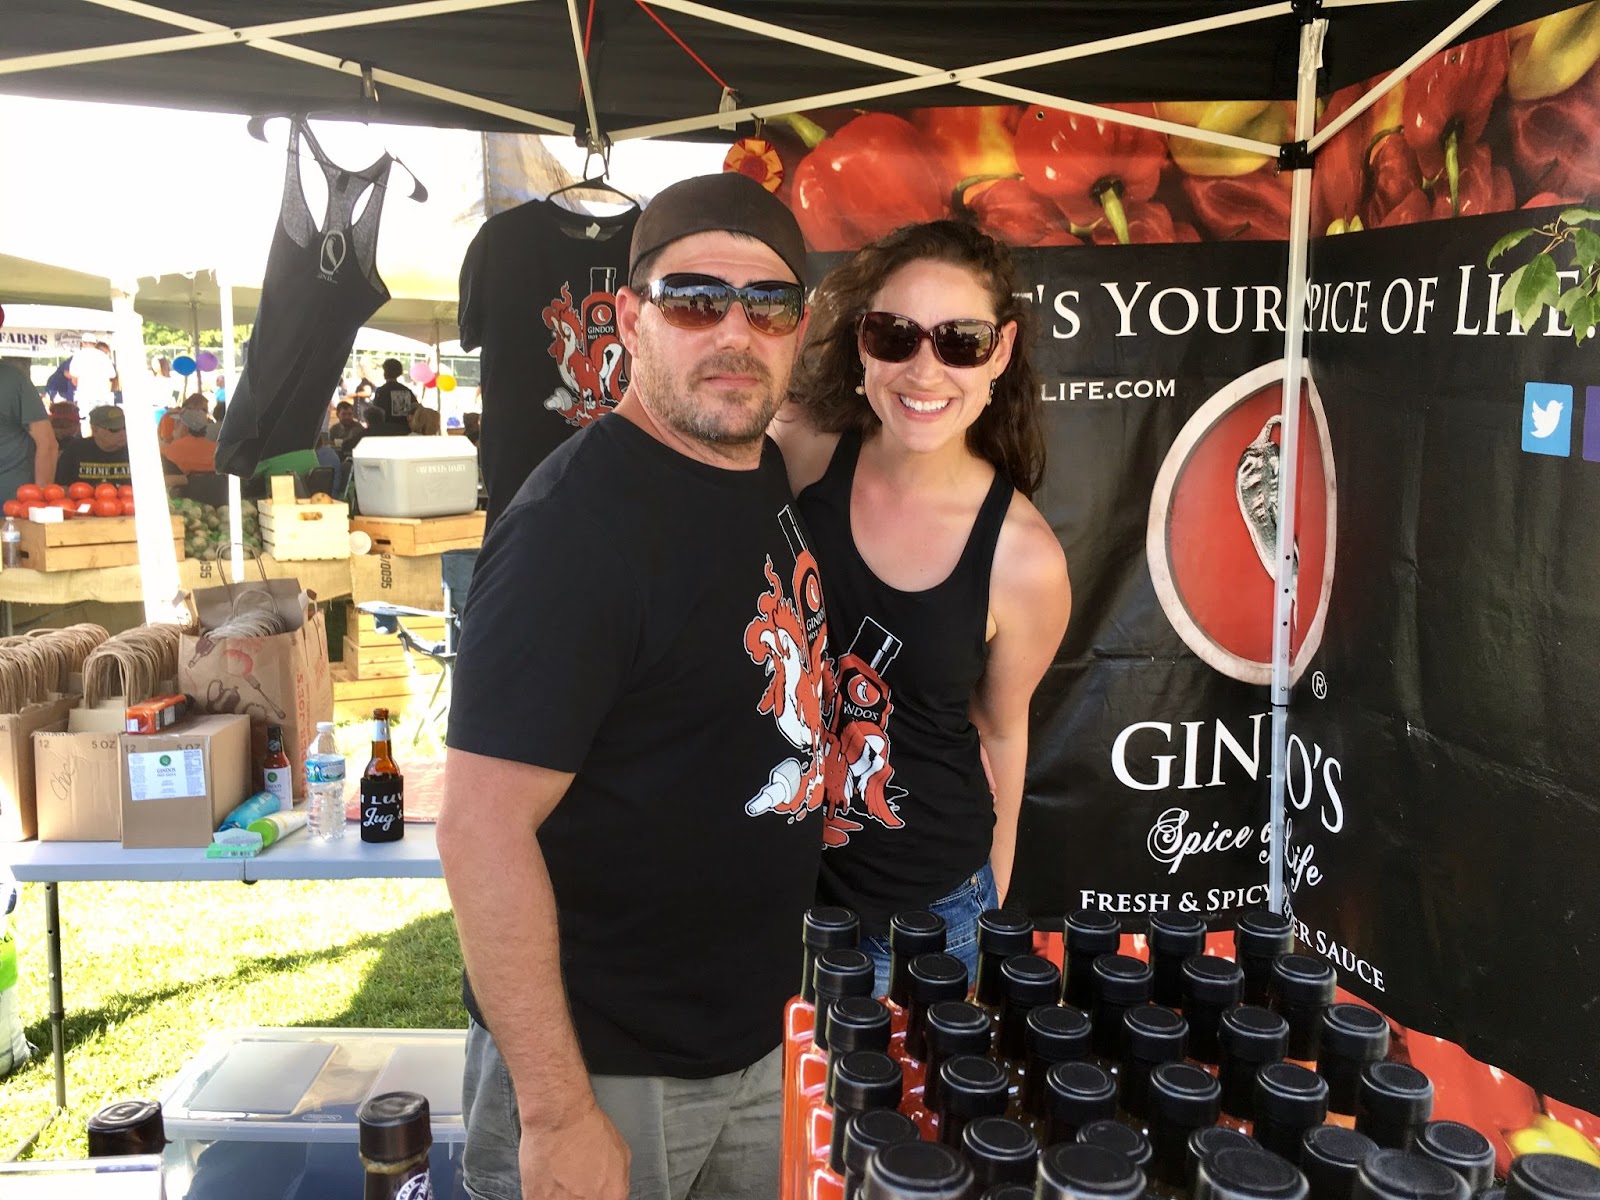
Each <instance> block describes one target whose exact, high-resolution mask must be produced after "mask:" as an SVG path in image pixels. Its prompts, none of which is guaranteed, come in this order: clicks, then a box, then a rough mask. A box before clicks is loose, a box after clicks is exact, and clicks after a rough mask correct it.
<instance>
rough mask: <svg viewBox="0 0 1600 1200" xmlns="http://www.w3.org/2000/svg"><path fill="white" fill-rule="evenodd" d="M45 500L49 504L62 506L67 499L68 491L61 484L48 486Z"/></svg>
mask: <svg viewBox="0 0 1600 1200" xmlns="http://www.w3.org/2000/svg"><path fill="white" fill-rule="evenodd" d="M44 498H45V500H46V502H47V503H50V504H60V503H61V502H62V501H63V500H65V499H66V498H67V489H66V488H64V487H62V486H61V485H60V484H59V483H52V484H47V485H46V486H45V489H44Z"/></svg>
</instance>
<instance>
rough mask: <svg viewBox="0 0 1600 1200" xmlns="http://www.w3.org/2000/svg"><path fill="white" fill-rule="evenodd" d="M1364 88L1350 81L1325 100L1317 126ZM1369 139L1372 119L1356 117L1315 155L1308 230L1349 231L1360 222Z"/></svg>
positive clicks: (1343, 110)
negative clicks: (1325, 103)
mask: <svg viewBox="0 0 1600 1200" xmlns="http://www.w3.org/2000/svg"><path fill="white" fill-rule="evenodd" d="M1365 91H1366V88H1365V86H1364V85H1362V84H1352V85H1351V86H1349V87H1347V88H1341V89H1340V90H1339V91H1337V92H1335V93H1334V94H1333V95H1332V96H1331V97H1329V99H1328V105H1327V107H1326V108H1325V109H1324V110H1323V112H1322V120H1321V121H1320V122H1319V127H1320V126H1326V125H1328V124H1330V123H1331V122H1332V121H1333V120H1334V119H1335V118H1336V117H1339V116H1342V115H1343V114H1344V112H1345V110H1346V109H1348V108H1349V107H1350V106H1351V105H1352V104H1354V103H1355V102H1356V101H1357V100H1359V99H1360V98H1361V96H1362V94H1363V93H1364V92H1365ZM1371 140H1372V119H1371V117H1370V116H1369V115H1365V114H1364V115H1362V116H1360V117H1357V118H1356V119H1355V120H1354V121H1352V122H1350V124H1348V125H1346V126H1345V127H1344V128H1343V129H1341V130H1340V131H1339V132H1338V133H1337V134H1336V135H1334V137H1333V138H1332V140H1330V141H1329V142H1328V143H1327V145H1325V146H1323V148H1322V150H1321V151H1320V152H1319V153H1318V154H1317V164H1316V169H1315V170H1314V171H1312V172H1311V232H1312V234H1313V235H1316V234H1324V233H1353V232H1356V231H1358V230H1360V229H1361V228H1362V227H1363V225H1362V219H1361V205H1362V200H1363V199H1364V198H1365V194H1366V166H1367V145H1368V143H1369V142H1370V141H1371Z"/></svg>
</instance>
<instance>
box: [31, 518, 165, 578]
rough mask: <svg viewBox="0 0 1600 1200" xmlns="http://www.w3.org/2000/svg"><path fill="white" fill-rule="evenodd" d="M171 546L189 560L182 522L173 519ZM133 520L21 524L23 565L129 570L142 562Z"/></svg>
mask: <svg viewBox="0 0 1600 1200" xmlns="http://www.w3.org/2000/svg"><path fill="white" fill-rule="evenodd" d="M171 520H172V544H173V546H174V547H175V548H176V550H177V553H178V558H179V559H182V558H184V557H186V554H185V551H184V545H183V518H182V517H173V518H171ZM133 522H134V518H132V517H73V518H72V519H71V520H70V521H62V522H60V523H59V524H51V525H41V524H39V523H37V522H35V521H27V520H22V521H18V522H17V528H18V530H20V531H21V533H22V565H23V566H24V567H27V568H29V569H31V570H34V571H81V570H83V569H84V568H87V567H126V566H132V565H134V564H136V563H138V561H139V543H138V541H137V540H136V535H135V534H134V527H133Z"/></svg>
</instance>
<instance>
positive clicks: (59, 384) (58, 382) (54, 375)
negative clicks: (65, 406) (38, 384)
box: [44, 358, 78, 404]
mask: <svg viewBox="0 0 1600 1200" xmlns="http://www.w3.org/2000/svg"><path fill="white" fill-rule="evenodd" d="M71 365H72V360H71V359H70V358H69V359H65V360H64V361H62V362H60V363H57V364H56V369H55V370H54V371H52V372H51V373H50V378H49V379H46V380H45V381H44V396H45V399H46V400H65V401H67V402H68V403H69V404H70V403H71V402H72V399H73V396H74V395H75V394H76V393H77V390H78V389H77V388H76V387H74V386H73V384H72V379H71V378H70V377H69V376H68V375H67V368H68V367H70V366H71Z"/></svg>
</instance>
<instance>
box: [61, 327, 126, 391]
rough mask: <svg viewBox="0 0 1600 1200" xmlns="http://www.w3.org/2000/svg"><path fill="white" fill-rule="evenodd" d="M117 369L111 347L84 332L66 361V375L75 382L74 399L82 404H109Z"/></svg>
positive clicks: (73, 383) (73, 384)
mask: <svg viewBox="0 0 1600 1200" xmlns="http://www.w3.org/2000/svg"><path fill="white" fill-rule="evenodd" d="M116 377H117V369H116V367H115V366H114V365H113V364H112V362H111V349H110V347H109V346H106V344H105V343H104V342H96V341H93V340H91V339H90V338H89V337H88V336H87V335H85V337H84V340H83V343H82V345H81V346H79V348H78V352H77V353H76V354H74V355H73V356H72V358H71V360H70V361H69V362H68V363H67V379H68V380H70V381H71V383H72V386H73V389H74V391H73V396H72V398H73V400H74V402H75V403H77V405H78V406H79V407H80V408H95V407H98V406H99V405H102V404H110V403H111V401H112V399H113V397H112V381H113V380H115V379H116Z"/></svg>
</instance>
